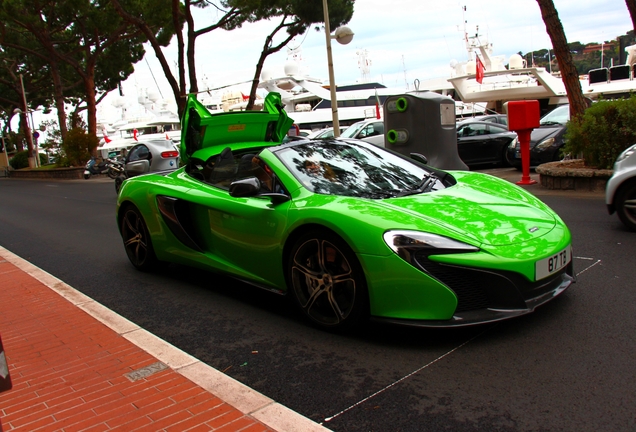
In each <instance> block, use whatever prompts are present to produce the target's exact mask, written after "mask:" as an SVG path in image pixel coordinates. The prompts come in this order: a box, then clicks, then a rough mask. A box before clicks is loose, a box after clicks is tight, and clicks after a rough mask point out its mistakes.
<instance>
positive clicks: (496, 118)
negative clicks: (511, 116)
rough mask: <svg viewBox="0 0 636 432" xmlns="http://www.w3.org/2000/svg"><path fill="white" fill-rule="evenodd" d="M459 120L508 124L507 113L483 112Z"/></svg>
mask: <svg viewBox="0 0 636 432" xmlns="http://www.w3.org/2000/svg"><path fill="white" fill-rule="evenodd" d="M461 121H462V122H465V121H484V122H491V123H497V124H500V125H504V126H508V114H484V115H479V116H475V117H467V118H464V119H462V120H461Z"/></svg>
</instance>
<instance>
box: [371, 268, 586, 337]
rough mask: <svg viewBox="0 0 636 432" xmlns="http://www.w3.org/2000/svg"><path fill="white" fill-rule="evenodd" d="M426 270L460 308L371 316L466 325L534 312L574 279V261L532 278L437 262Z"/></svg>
mask: <svg viewBox="0 0 636 432" xmlns="http://www.w3.org/2000/svg"><path fill="white" fill-rule="evenodd" d="M425 267H426V270H425V271H426V272H427V273H428V274H429V275H430V276H432V277H434V278H435V279H437V280H438V281H440V282H441V283H443V284H444V285H446V286H447V287H448V288H449V289H450V290H452V291H453V292H454V293H455V295H456V296H457V299H458V302H457V308H456V310H455V312H454V314H453V316H452V318H451V319H449V320H409V319H401V318H385V317H372V320H375V321H382V322H388V323H393V324H400V325H407V326H415V327H465V326H472V325H477V324H486V323H492V322H496V321H502V320H506V319H510V318H514V317H518V316H522V315H525V314H528V313H531V312H533V311H534V310H535V309H536V308H537V307H539V306H541V305H543V304H545V303H547V302H549V301H550V300H552V299H554V298H555V297H557V296H558V295H560V294H562V293H563V292H564V291H565V290H566V289H567V288H568V287H569V286H570V285H571V284H572V283H573V282H575V276H574V269H573V265H572V262H571V261H570V263H569V264H568V265H567V266H566V267H564V268H563V269H562V270H561V271H559V272H557V273H555V274H554V275H552V276H550V277H548V278H546V279H542V280H539V281H537V282H530V281H528V280H527V279H526V278H524V277H523V276H522V275H520V274H518V273H515V272H510V271H493V270H487V269H476V268H467V267H459V266H453V265H447V264H442V263H434V262H432V261H428V262H427V263H426V264H425Z"/></svg>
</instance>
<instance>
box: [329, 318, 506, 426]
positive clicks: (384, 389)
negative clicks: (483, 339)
mask: <svg viewBox="0 0 636 432" xmlns="http://www.w3.org/2000/svg"><path fill="white" fill-rule="evenodd" d="M496 326H497V324H495V325H493V326H491V327H489V328H487V329H485V330H484V331H482V332H481V333H479V334H477V335H475V336H473V337H472V338H470V339H468V340H467V341H466V342H463V343H462V344H460V345H458V346H456V347H455V348H453V349H452V350H450V351H448V352H447V353H445V354H442V355H441V356H439V357H437V358H436V359H435V360H433V361H431V362H430V363H427V364H425V365H424V366H422V367H421V368H419V369H416V370H414V371H413V372H411V373H410V374H408V375H405V376H403V377H402V378H400V379H399V380H397V381H394V382H393V383H391V384H389V385H388V386H386V387H384V388H383V389H381V390H378V391H377V392H375V393H373V394H371V395H369V396H367V397H365V398H364V399H362V400H360V401H358V402H356V403H354V404H353V405H351V406H350V407H349V408H345V409H343V410H342V411H340V412H339V413H336V414H334V415H332V416H331V417H326V418H325V420H324V422H330V421H331V420H333V419H335V418H336V417H338V416H340V415H342V414H344V413H346V412H347V411H350V410H352V409H354V408H355V407H357V406H358V405H361V404H363V403H365V402H366V401H368V400H369V399H372V398H374V397H376V396H377V395H379V394H380V393H383V392H385V391H386V390H388V389H390V388H391V387H393V386H395V385H397V384H399V383H401V382H402V381H404V380H405V379H408V378H410V377H412V376H413V375H415V374H417V373H418V372H420V371H422V370H424V369H426V368H427V367H429V366H431V365H433V364H434V363H437V362H438V361H440V360H441V359H443V358H444V357H447V356H449V355H451V354H452V353H454V352H455V351H457V350H458V349H460V348H462V347H463V346H465V345H467V344H469V343H470V342H472V341H474V340H475V339H477V338H478V337H480V336H481V335H483V334H484V333H486V332H487V331H489V330H491V329H493V328H495V327H496ZM321 424H322V423H321Z"/></svg>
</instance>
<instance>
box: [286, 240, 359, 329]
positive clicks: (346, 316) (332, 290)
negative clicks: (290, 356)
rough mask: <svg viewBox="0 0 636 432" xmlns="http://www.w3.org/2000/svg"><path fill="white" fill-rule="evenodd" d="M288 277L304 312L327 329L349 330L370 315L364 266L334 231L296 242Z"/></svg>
mask: <svg viewBox="0 0 636 432" xmlns="http://www.w3.org/2000/svg"><path fill="white" fill-rule="evenodd" d="M287 278H288V286H289V289H290V290H291V291H292V293H293V295H294V298H295V299H296V302H297V304H298V305H299V306H300V309H301V310H302V311H303V313H304V314H305V315H306V316H307V317H308V318H309V319H310V320H311V321H312V322H313V323H314V324H316V325H317V326H319V327H321V328H323V329H328V330H343V329H347V328H350V327H352V326H353V325H355V324H358V323H360V322H361V321H362V320H363V318H365V317H366V315H367V314H368V311H369V306H368V293H367V287H366V282H365V278H364V274H363V272H362V269H361V267H360V263H359V262H358V260H357V258H356V256H355V254H354V253H353V251H352V250H351V248H350V247H349V246H348V245H347V244H346V243H345V242H344V241H343V240H342V239H340V238H339V237H338V236H336V235H334V234H332V233H330V232H326V231H325V232H322V231H316V232H311V233H307V234H305V235H303V236H302V237H301V238H299V239H298V240H297V241H296V243H295V244H294V246H293V249H292V251H291V255H290V258H289V261H288V266H287Z"/></svg>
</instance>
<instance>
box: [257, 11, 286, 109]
mask: <svg viewBox="0 0 636 432" xmlns="http://www.w3.org/2000/svg"><path fill="white" fill-rule="evenodd" d="M286 19H287V15H285V16H283V19H282V20H281V22H280V24H278V26H276V28H275V29H274V30H273V31H272V32H271V33H270V34H269V35H268V36H267V38H266V39H265V44H264V45H263V51H261V55H260V57H259V58H258V63H257V64H256V71H254V78H253V79H252V87H251V88H250V98H249V100H248V102H247V106H246V107H245V110H246V111H249V110H251V109H252V108H254V102H255V101H256V89H257V88H258V83H259V81H260V76H261V72H262V71H263V66H264V65H265V59H266V58H267V57H268V56H269V55H270V54H274V53H277V52H278V51H280V50H281V49H282V48H283V47H284V46H286V45H287V44H288V43H289V41H291V40H292V39H293V38H294V36H295V34H291V35H290V34H288V35H287V38H286V39H285V40H284V41H282V42H281V43H280V44H278V45H277V46H275V47H272V46H271V45H272V41H273V40H274V36H275V35H276V33H278V32H279V31H280V30H281V29H283V28H285V27H289V26H290V24H289V23H285V20H286Z"/></svg>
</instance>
